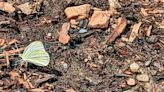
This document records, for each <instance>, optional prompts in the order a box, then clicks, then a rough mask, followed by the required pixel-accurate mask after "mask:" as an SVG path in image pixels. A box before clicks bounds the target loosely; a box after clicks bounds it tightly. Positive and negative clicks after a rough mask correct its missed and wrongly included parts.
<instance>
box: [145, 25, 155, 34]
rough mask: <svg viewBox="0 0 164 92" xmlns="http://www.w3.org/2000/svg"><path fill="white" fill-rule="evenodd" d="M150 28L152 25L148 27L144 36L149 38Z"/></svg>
mask: <svg viewBox="0 0 164 92" xmlns="http://www.w3.org/2000/svg"><path fill="white" fill-rule="evenodd" d="M152 27H153V26H152V25H150V26H149V28H148V29H147V31H146V36H150V34H151V29H152Z"/></svg>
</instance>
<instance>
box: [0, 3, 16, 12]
mask: <svg viewBox="0 0 164 92" xmlns="http://www.w3.org/2000/svg"><path fill="white" fill-rule="evenodd" d="M0 10H2V11H6V12H8V13H13V12H14V11H15V8H14V7H13V5H12V4H9V3H7V2H0Z"/></svg>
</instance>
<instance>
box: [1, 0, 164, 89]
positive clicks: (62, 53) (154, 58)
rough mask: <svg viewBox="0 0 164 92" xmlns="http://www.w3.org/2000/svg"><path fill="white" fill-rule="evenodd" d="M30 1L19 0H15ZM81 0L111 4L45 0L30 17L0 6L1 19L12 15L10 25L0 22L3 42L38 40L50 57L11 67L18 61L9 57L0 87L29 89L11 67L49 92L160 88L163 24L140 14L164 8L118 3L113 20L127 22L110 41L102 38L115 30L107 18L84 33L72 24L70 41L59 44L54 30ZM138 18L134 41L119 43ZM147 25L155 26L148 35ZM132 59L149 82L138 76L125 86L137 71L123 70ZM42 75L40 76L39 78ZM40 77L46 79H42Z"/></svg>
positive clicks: (105, 6) (159, 19) (163, 63)
mask: <svg viewBox="0 0 164 92" xmlns="http://www.w3.org/2000/svg"><path fill="white" fill-rule="evenodd" d="M7 1H8V0H7ZM9 1H10V0H9ZM32 1H33V0H18V3H19V4H22V3H25V2H32ZM121 1H122V0H121ZM85 3H89V4H91V5H93V6H95V7H98V8H101V9H103V10H107V9H108V8H109V5H108V1H107V0H72V1H71V3H70V4H67V2H66V1H65V0H44V2H43V4H42V6H41V8H40V10H39V12H37V13H35V14H31V15H28V16H27V15H24V14H22V13H14V14H8V13H6V12H3V11H0V14H1V15H0V20H3V19H6V18H10V20H12V21H13V23H11V24H9V25H1V29H2V30H3V32H0V37H1V38H5V39H6V40H7V41H10V40H12V39H17V40H18V41H19V43H18V44H17V46H18V47H25V46H27V45H28V44H29V43H31V42H32V41H35V40H41V41H42V42H43V43H44V46H45V48H46V51H48V53H49V54H50V56H51V61H50V64H49V65H48V66H46V67H38V66H35V65H33V64H28V67H27V68H25V67H20V66H15V65H14V62H15V61H17V60H18V56H17V55H15V56H12V57H11V60H10V61H11V62H12V63H11V67H10V68H7V67H6V66H3V63H2V64H0V66H1V74H0V78H1V79H0V90H2V91H9V92H11V91H14V92H16V91H18V90H19V92H26V91H29V89H28V88H26V87H24V86H23V85H21V84H19V83H17V81H16V80H13V79H11V78H10V74H9V72H10V71H17V72H19V74H20V75H21V76H23V75H24V74H25V75H26V76H27V77H28V79H29V81H30V83H31V84H32V85H33V86H34V88H40V89H46V90H48V91H47V92H49V91H53V92H64V91H65V90H67V89H70V88H72V89H74V90H75V91H77V92H123V91H125V90H129V89H133V90H134V92H148V91H147V89H148V88H147V87H145V84H150V87H149V88H150V89H153V90H155V91H150V92H162V91H164V90H162V88H163V82H164V80H163V79H164V77H163V75H164V72H163V71H164V67H163V66H164V29H161V28H158V26H157V25H156V23H155V22H162V20H163V19H164V16H158V15H156V14H152V15H149V16H148V17H146V18H145V17H143V16H142V15H141V13H140V11H141V7H144V8H151V7H154V8H158V9H164V4H163V3H155V2H154V1H153V0H150V3H148V4H147V5H144V4H142V3H141V1H138V0H134V2H130V1H122V2H120V5H121V6H122V7H121V8H118V9H117V11H118V14H117V15H115V16H114V17H112V19H111V20H116V19H117V18H118V17H120V16H121V15H124V16H125V17H126V19H127V20H128V25H127V27H126V29H125V31H124V33H122V34H121V36H120V37H118V38H117V39H116V41H114V42H113V43H112V44H110V45H109V46H106V45H104V42H105V41H106V39H107V38H108V37H109V35H110V34H111V32H112V31H113V28H112V24H113V22H110V24H109V27H108V28H107V29H88V32H87V33H84V34H79V33H78V30H77V29H74V28H71V29H70V30H69V35H70V36H71V41H70V42H69V43H68V44H66V45H63V44H61V43H60V42H59V41H58V31H59V30H60V28H61V26H62V24H63V23H65V22H68V21H69V20H68V19H67V18H66V16H65V14H64V9H65V8H66V7H68V6H75V5H81V4H85ZM91 14H92V13H91ZM91 14H90V16H91ZM44 18H46V19H49V20H51V21H52V23H50V24H42V23H41V22H42V21H43V20H44ZM82 21H84V20H82ZM139 21H142V22H143V24H142V26H141V28H140V30H141V31H140V33H139V35H138V37H137V38H136V39H135V41H133V42H132V43H126V42H124V43H125V46H123V47H121V48H120V47H119V46H118V43H119V42H122V40H121V38H122V37H126V36H129V35H130V30H131V29H132V26H133V25H134V24H135V23H137V22H139ZM150 25H153V28H152V33H151V36H149V37H146V36H145V35H144V34H145V30H146V28H147V27H149V26H150ZM48 33H51V34H52V35H51V37H48V36H47V35H48ZM14 46H15V45H13V47H14ZM10 49H11V48H7V49H5V50H10ZM132 62H137V63H138V64H139V65H140V66H141V70H142V73H145V74H148V75H149V77H150V81H149V82H147V83H145V82H139V81H136V85H134V86H129V85H127V83H126V80H127V79H128V78H135V76H136V75H137V74H136V73H134V74H126V72H127V71H129V72H130V70H129V65H130V64H131V63H132ZM147 63H149V64H148V65H147ZM48 76H51V77H48ZM52 76H53V77H52ZM42 78H43V80H38V79H42ZM44 78H48V79H47V80H46V79H45V81H44ZM36 92H37V91H36ZM38 92H39V91H38Z"/></svg>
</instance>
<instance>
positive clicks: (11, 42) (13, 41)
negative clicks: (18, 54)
mask: <svg viewBox="0 0 164 92" xmlns="http://www.w3.org/2000/svg"><path fill="white" fill-rule="evenodd" d="M16 42H18V40H16V39H13V40H11V41H10V42H9V43H8V44H6V45H4V46H3V47H2V48H3V49H5V48H7V47H9V46H10V45H12V44H14V43H16Z"/></svg>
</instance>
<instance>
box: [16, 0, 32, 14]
mask: <svg viewBox="0 0 164 92" xmlns="http://www.w3.org/2000/svg"><path fill="white" fill-rule="evenodd" d="M17 7H18V8H19V9H20V10H21V11H22V12H23V13H24V14H27V15H29V14H31V13H32V11H33V9H32V5H31V4H30V3H29V2H27V3H24V4H21V5H19V6H17Z"/></svg>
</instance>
